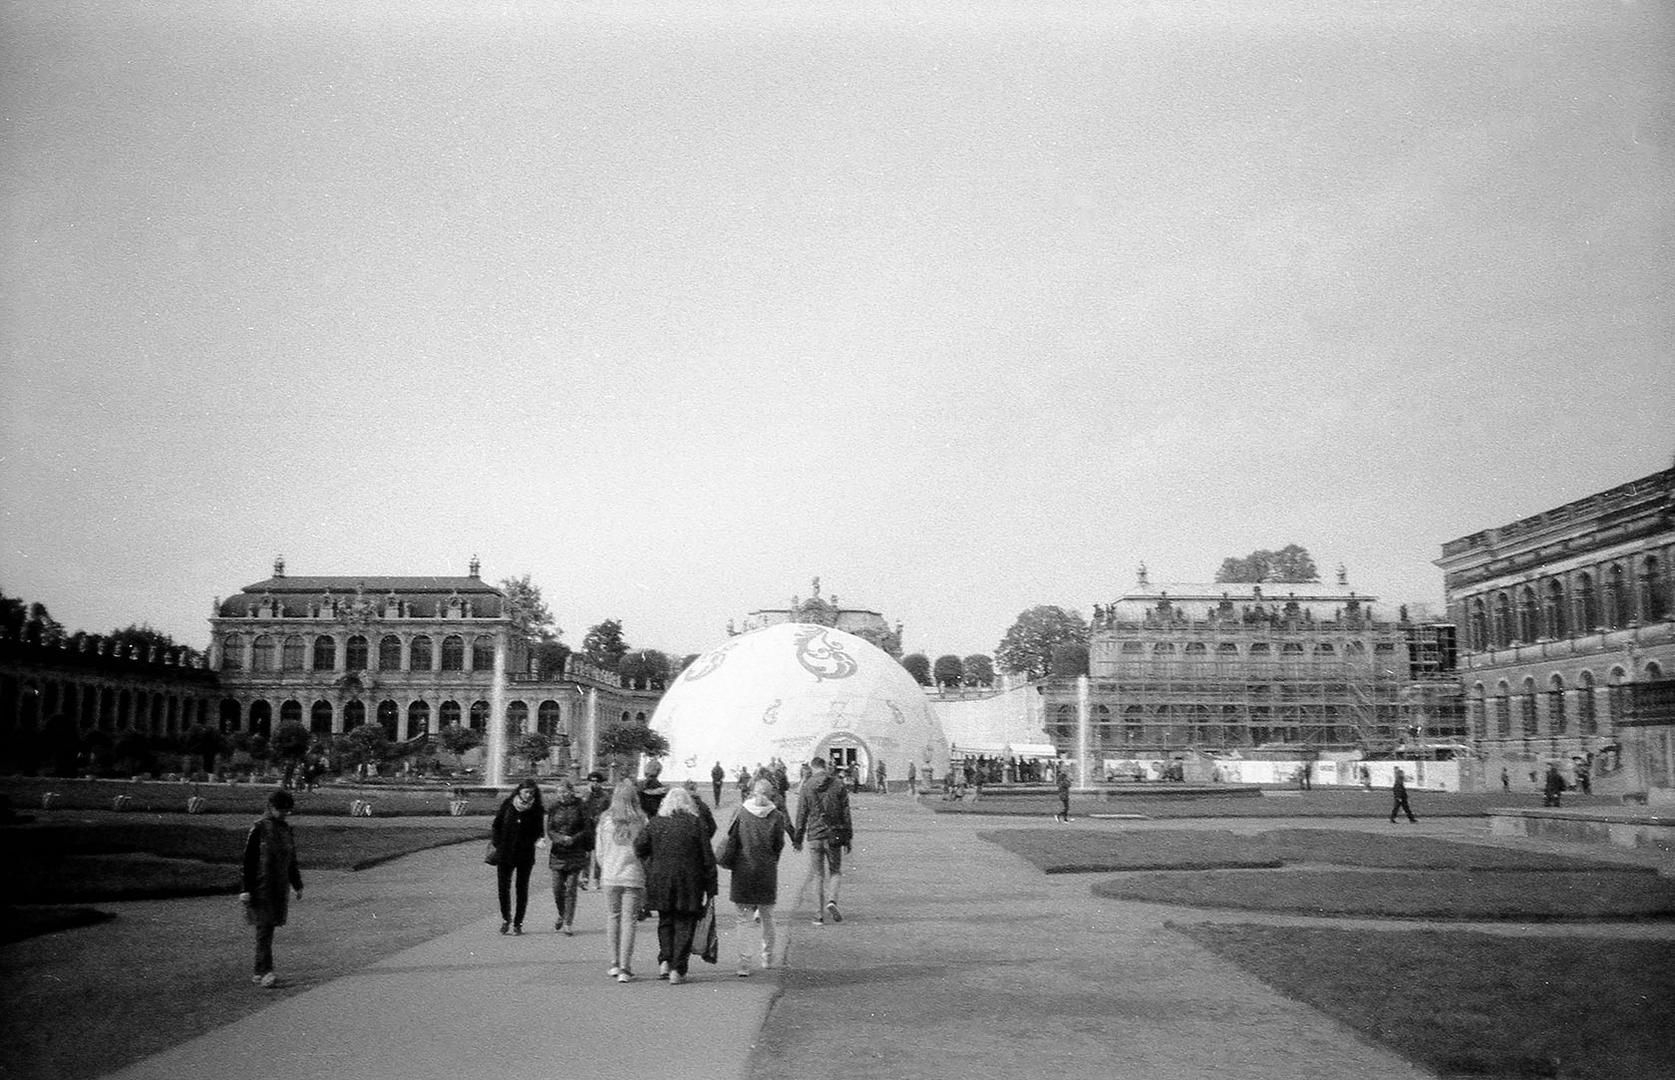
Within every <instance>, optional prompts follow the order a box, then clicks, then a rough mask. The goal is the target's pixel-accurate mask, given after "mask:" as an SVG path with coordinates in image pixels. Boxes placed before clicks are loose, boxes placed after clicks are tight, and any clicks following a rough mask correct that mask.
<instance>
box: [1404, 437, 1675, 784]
mask: <svg viewBox="0 0 1675 1080" xmlns="http://www.w3.org/2000/svg"><path fill="white" fill-rule="evenodd" d="M1672 559H1675V468H1672V469H1666V470H1664V471H1662V472H1658V473H1653V474H1652V475H1650V476H1646V477H1642V478H1641V479H1639V480H1634V481H1631V482H1629V483H1626V484H1622V485H1620V486H1618V487H1614V488H1611V489H1610V490H1608V491H1602V492H1599V493H1597V494H1594V495H1590V496H1588V497H1587V498H1583V499H1578V500H1576V501H1574V502H1570V503H1566V504H1564V505H1563V506H1559V507H1555V508H1554V509H1551V510H1547V511H1545V512H1543V513H1540V514H1536V515H1534V516H1533V517H1527V518H1523V519H1521V520H1518V521H1514V522H1511V523H1509V524H1506V525H1501V526H1498V527H1496V528H1491V529H1484V530H1482V531H1480V532H1475V533H1472V534H1471V535H1469V536H1462V537H1460V538H1459V539H1457V540H1450V541H1449V542H1448V543H1446V544H1444V545H1443V547H1442V558H1440V559H1438V560H1436V565H1437V566H1439V567H1441V568H1442V570H1443V574H1444V586H1445V589H1446V592H1447V597H1448V608H1449V614H1450V615H1451V616H1452V617H1453V618H1454V619H1456V620H1457V621H1458V622H1459V624H1460V625H1461V626H1462V627H1464V628H1465V639H1464V641H1463V642H1462V643H1461V644H1462V650H1463V652H1462V660H1461V674H1462V679H1463V682H1464V685H1465V693H1466V702H1467V709H1468V716H1469V722H1470V728H1471V735H1472V739H1473V741H1474V743H1475V744H1476V745H1477V747H1478V748H1479V756H1480V760H1481V763H1482V765H1483V768H1484V775H1485V779H1486V780H1487V782H1489V783H1490V784H1496V783H1499V782H1500V775H1501V770H1502V769H1503V768H1504V769H1505V770H1506V771H1507V774H1508V776H1509V778H1510V779H1511V780H1512V781H1513V782H1514V783H1517V784H1520V785H1526V784H1528V783H1530V782H1531V774H1532V773H1533V774H1534V776H1535V782H1538V783H1539V781H1540V778H1541V776H1542V774H1543V773H1544V772H1545V769H1546V764H1547V763H1548V762H1558V763H1561V764H1563V765H1565V766H1567V771H1568V768H1569V767H1571V766H1573V765H1574V764H1575V763H1577V762H1581V763H1584V764H1586V765H1587V766H1588V767H1589V768H1590V772H1591V776H1592V779H1593V781H1594V782H1595V783H1596V784H1597V785H1598V787H1599V788H1600V789H1601V790H1602V791H1604V792H1606V793H1611V794H1625V795H1629V794H1633V795H1638V794H1640V793H1649V794H1650V795H1651V796H1652V797H1654V798H1657V799H1659V800H1660V801H1662V800H1666V799H1672V798H1675V744H1672V732H1675V621H1672V620H1675V604H1672V603H1671V580H1672V579H1671V571H1670V563H1671V560H1672Z"/></svg>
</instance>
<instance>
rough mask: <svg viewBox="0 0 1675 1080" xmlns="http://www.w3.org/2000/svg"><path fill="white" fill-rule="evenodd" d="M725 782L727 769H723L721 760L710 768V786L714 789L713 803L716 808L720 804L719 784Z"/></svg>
mask: <svg viewBox="0 0 1675 1080" xmlns="http://www.w3.org/2000/svg"><path fill="white" fill-rule="evenodd" d="M726 782H727V770H726V769H723V768H722V767H721V762H719V761H718V762H716V763H715V767H714V768H712V769H711V770H710V787H712V788H714V789H715V805H716V807H717V808H718V809H719V808H720V806H721V785H722V784H725V783H726Z"/></svg>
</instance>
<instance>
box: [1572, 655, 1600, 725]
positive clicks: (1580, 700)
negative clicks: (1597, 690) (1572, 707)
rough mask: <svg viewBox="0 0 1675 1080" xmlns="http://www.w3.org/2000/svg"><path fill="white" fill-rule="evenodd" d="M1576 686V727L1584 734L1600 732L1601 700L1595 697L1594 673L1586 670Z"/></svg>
mask: <svg viewBox="0 0 1675 1080" xmlns="http://www.w3.org/2000/svg"><path fill="white" fill-rule="evenodd" d="M1579 684H1580V685H1578V686H1577V687H1576V729H1577V731H1578V732H1579V733H1580V734H1583V735H1598V734H1599V702H1598V701H1596V700H1595V699H1594V673H1593V672H1591V671H1584V672H1583V673H1582V674H1581V676H1580V678H1579Z"/></svg>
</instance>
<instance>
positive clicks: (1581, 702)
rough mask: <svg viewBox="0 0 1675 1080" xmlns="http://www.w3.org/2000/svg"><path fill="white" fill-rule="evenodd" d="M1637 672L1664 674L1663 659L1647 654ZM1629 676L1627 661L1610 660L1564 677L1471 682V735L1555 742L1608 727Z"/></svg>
mask: <svg viewBox="0 0 1675 1080" xmlns="http://www.w3.org/2000/svg"><path fill="white" fill-rule="evenodd" d="M1639 676H1640V678H1641V679H1642V680H1643V681H1646V682H1656V681H1657V680H1659V679H1662V678H1663V677H1664V670H1663V665H1662V664H1660V663H1658V661H1656V660H1648V661H1646V662H1645V664H1644V666H1643V669H1642V670H1641V672H1640V673H1639ZM1631 681H1632V680H1631V674H1630V672H1629V671H1628V669H1627V668H1626V667H1624V666H1623V665H1622V664H1611V665H1610V667H1609V668H1606V669H1604V670H1603V671H1601V672H1600V673H1598V674H1596V673H1595V672H1594V671H1593V670H1591V669H1589V668H1583V669H1582V670H1580V671H1578V672H1576V673H1575V674H1574V675H1572V676H1571V678H1569V679H1567V678H1566V677H1565V675H1564V674H1563V673H1562V672H1552V673H1550V674H1547V675H1545V676H1544V677H1540V678H1538V677H1537V676H1534V675H1529V676H1525V677H1524V678H1523V679H1521V680H1516V679H1499V680H1495V681H1494V682H1492V683H1484V682H1476V683H1473V684H1472V685H1471V686H1470V688H1469V689H1468V691H1467V695H1466V710H1467V717H1468V720H1469V723H1470V727H1471V734H1472V737H1473V738H1474V739H1478V740H1485V739H1498V740H1507V739H1514V738H1519V739H1526V740H1528V739H1540V738H1546V739H1548V740H1549V741H1550V742H1551V743H1552V745H1553V746H1554V747H1556V746H1557V741H1558V740H1559V739H1561V738H1569V737H1576V736H1582V737H1585V736H1590V735H1599V734H1602V733H1609V732H1611V731H1614V730H1615V729H1616V727H1617V725H1619V724H1621V723H1622V722H1623V721H1624V720H1626V719H1627V718H1628V684H1629V683H1630V682H1631ZM1602 722H1603V724H1602Z"/></svg>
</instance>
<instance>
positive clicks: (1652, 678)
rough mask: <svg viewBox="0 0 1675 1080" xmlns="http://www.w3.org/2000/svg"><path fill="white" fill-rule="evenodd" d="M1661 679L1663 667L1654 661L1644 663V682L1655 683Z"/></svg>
mask: <svg viewBox="0 0 1675 1080" xmlns="http://www.w3.org/2000/svg"><path fill="white" fill-rule="evenodd" d="M1661 678H1663V665H1662V664H1660V663H1658V662H1657V661H1656V660H1648V661H1646V681H1647V682H1657V681H1658V680H1659V679H1661Z"/></svg>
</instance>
